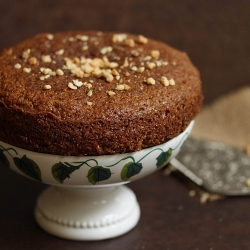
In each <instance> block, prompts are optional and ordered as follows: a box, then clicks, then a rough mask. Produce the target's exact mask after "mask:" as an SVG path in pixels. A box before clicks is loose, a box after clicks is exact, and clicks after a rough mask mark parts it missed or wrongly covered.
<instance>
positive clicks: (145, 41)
mask: <svg viewBox="0 0 250 250" xmlns="http://www.w3.org/2000/svg"><path fill="white" fill-rule="evenodd" d="M138 42H139V43H142V44H146V43H148V39H147V38H146V37H145V36H143V35H139V36H138Z"/></svg>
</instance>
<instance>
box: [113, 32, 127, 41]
mask: <svg viewBox="0 0 250 250" xmlns="http://www.w3.org/2000/svg"><path fill="white" fill-rule="evenodd" d="M125 39H127V35H126V34H114V35H113V37H112V42H113V43H120V42H123V41H124V40H125Z"/></svg>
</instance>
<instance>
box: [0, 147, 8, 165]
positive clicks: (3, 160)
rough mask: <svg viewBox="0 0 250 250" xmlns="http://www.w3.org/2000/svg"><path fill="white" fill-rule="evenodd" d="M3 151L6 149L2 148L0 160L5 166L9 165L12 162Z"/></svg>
mask: <svg viewBox="0 0 250 250" xmlns="http://www.w3.org/2000/svg"><path fill="white" fill-rule="evenodd" d="M3 152H4V150H3V149H0V162H2V163H3V165H4V166H6V167H9V166H10V162H9V160H8V158H7V157H6V156H5V155H4V153H3Z"/></svg>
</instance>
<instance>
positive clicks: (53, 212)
mask: <svg viewBox="0 0 250 250" xmlns="http://www.w3.org/2000/svg"><path fill="white" fill-rule="evenodd" d="M139 217H140V207H139V205H138V202H137V200H136V197H135V195H134V193H133V191H132V190H131V189H129V188H128V187H126V186H109V187H100V188H98V187H96V188H58V187H49V188H48V189H46V190H45V191H44V192H43V193H42V194H41V195H40V196H39V198H38V200H37V205H36V209H35V218H36V221H37V223H38V224H39V225H40V226H41V227H42V228H43V229H44V230H45V231H47V232H48V233H50V234H53V235H55V236H58V237H61V238H65V239H70V240H103V239H108V238H113V237H117V236H119V235H122V234H125V233H126V232H128V231H130V230H131V229H132V228H134V227H135V226H136V224H137V223H138V220H139Z"/></svg>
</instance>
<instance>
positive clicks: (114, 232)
mask: <svg viewBox="0 0 250 250" xmlns="http://www.w3.org/2000/svg"><path fill="white" fill-rule="evenodd" d="M193 123H194V122H193V121H192V122H191V123H190V125H189V126H188V127H187V129H186V130H185V131H184V132H182V133H181V134H179V135H178V136H177V137H175V138H173V139H171V140H170V141H168V142H166V143H164V144H161V145H158V146H155V147H151V148H147V149H143V150H141V151H138V152H132V153H125V154H116V155H103V156H83V157H82V156H79V157H78V156H60V155H52V154H43V153H37V152H33V151H29V150H25V149H22V148H18V147H15V146H13V145H10V144H7V143H5V142H2V141H0V160H1V161H2V162H3V164H5V165H7V166H8V167H10V168H11V169H12V170H14V171H15V172H17V173H19V174H21V175H24V176H26V177H29V178H31V179H33V180H37V181H40V182H42V183H45V184H48V185H50V186H51V187H48V188H47V189H45V190H44V191H43V192H42V193H41V194H40V195H39V197H38V199H37V204H36V207H35V219H36V221H37V223H38V224H39V225H40V227H41V228H43V229H44V230H45V231H46V232H48V233H50V234H52V235H55V236H58V237H61V238H65V239H70V240H103V239H108V238H113V237H117V236H119V235H122V234H124V233H126V232H128V231H129V230H131V229H132V228H134V227H135V226H136V224H137V223H138V221H139V218H140V207H139V204H138V202H137V199H136V196H135V194H134V192H133V191H132V190H131V189H129V188H128V187H127V186H126V185H124V184H126V183H128V182H130V181H134V180H137V179H139V178H142V177H144V176H146V175H149V174H151V173H152V172H154V171H156V170H157V169H160V168H161V167H163V166H165V165H166V164H167V163H168V162H169V161H170V160H171V159H172V158H173V157H175V156H176V155H177V153H178V152H179V150H180V147H181V146H182V144H183V142H184V141H185V139H186V138H187V137H188V135H189V134H190V132H191V130H192V127H193Z"/></svg>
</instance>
